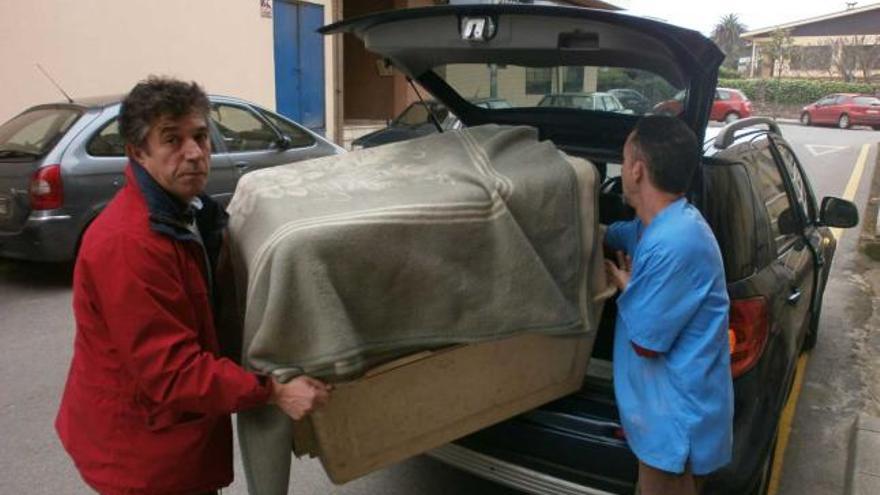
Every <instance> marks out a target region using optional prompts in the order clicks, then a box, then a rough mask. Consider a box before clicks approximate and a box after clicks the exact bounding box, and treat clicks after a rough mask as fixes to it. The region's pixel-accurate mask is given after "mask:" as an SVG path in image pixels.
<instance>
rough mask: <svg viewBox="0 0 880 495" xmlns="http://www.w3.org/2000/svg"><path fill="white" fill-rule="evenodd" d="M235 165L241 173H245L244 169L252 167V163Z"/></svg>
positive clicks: (236, 163) (237, 163)
mask: <svg viewBox="0 0 880 495" xmlns="http://www.w3.org/2000/svg"><path fill="white" fill-rule="evenodd" d="M233 165H235V168H237V169H238V170H239V171H244V169H246V168H248V167H249V166H250V165H251V163H250V162H235V163H233Z"/></svg>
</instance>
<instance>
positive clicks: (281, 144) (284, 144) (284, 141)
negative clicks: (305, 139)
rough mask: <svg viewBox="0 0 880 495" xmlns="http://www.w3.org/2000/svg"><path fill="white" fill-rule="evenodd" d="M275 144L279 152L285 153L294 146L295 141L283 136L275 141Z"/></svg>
mask: <svg viewBox="0 0 880 495" xmlns="http://www.w3.org/2000/svg"><path fill="white" fill-rule="evenodd" d="M275 144H276V145H278V149H279V150H281V151H284V150H286V149H289V148H290V147H291V146H293V141H291V140H290V136H288V135H286V134H282V135H281V137H279V138H278V140H277V141H275Z"/></svg>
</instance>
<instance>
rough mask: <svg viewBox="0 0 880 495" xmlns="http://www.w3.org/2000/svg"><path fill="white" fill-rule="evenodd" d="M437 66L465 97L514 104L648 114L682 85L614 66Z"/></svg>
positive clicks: (673, 94) (440, 74)
mask: <svg viewBox="0 0 880 495" xmlns="http://www.w3.org/2000/svg"><path fill="white" fill-rule="evenodd" d="M434 72H435V73H436V74H437V75H439V76H440V77H441V78H443V79H444V80H445V81H446V83H447V84H449V85H450V86H451V87H452V88H453V89H454V90H455V91H456V92H457V93H458V94H460V95H462V96H464V97H466V98H470V99H474V98H500V99H503V100H505V101H506V102H508V103H509V104H510V106H511V107H514V108H527V107H545V108H546V107H553V108H570V109H578V110H591V111H598V112H609V113H625V114H631V115H647V114H651V113H657V112H656V111H655V107H656V106H658V105H661V104H663V103H664V102H666V101H668V100H671V99H672V98H673V96H675V94H676V93H677V92H679V91H680V90H681V89H682V88H677V87H675V86H673V85H672V84H670V83H669V82H668V81H666V80H665V79H663V78H662V77H660V76H659V75H656V74H653V73H651V72H647V71H644V70H640V69H628V68H616V67H595V66H558V67H526V66H518V65H509V64H507V65H501V64H485V63H479V64H477V63H473V64H472V63H463V64H458V63H457V64H448V65H442V66H438V67H435V68H434Z"/></svg>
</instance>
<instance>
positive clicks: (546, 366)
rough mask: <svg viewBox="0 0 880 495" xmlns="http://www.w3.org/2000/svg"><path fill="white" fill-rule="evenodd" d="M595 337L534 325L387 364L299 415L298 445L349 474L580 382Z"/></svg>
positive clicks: (336, 473)
mask: <svg viewBox="0 0 880 495" xmlns="http://www.w3.org/2000/svg"><path fill="white" fill-rule="evenodd" d="M594 337H595V333H594V332H589V333H586V334H583V335H579V336H565V337H555V336H546V335H532V334H525V335H519V336H515V337H510V338H507V339H503V340H497V341H490V342H483V343H478V344H470V345H461V346H455V347H451V348H447V349H444V350H441V351H437V352H433V353H427V354H426V353H423V354H421V356H419V358H418V359H416V360H413V359H407V358H404V359H403V360H401V361H398V362H397V363H396V364H398V365H394V364H392V365H391V366H389V365H385V366H383V367H381V368H380V369H379V370H375V371H374V372H372V373H368V374H367V375H365V376H364V377H362V378H360V379H358V380H355V381H351V382H347V383H342V384H339V385H337V387H336V390H335V391H334V392H333V396H332V399H331V401H330V403H329V404H328V405H327V406H326V407H324V408H322V409H320V410H319V411H317V412H316V413H314V414H313V415H312V416H311V418H310V420H309V421H302V422H297V423H296V426H295V429H294V443H295V449H294V450H295V452H296V454H297V455H298V456H302V455H307V454H308V455H314V456H318V457H320V459H321V462H322V464H323V465H324V469H325V470H326V471H327V474H328V475H329V477H330V479H331V480H332V481H333V482H334V483H337V484H340V483H345V482H346V481H350V480H352V479H354V478H357V477H359V476H362V475H364V474H367V473H369V472H371V471H374V470H376V469H379V468H382V467H385V466H388V465H390V464H393V463H396V462H399V461H401V460H403V459H406V458H408V457H411V456H414V455H417V454H421V453H423V452H426V451H428V450H430V449H433V448H436V447H439V446H441V445H443V444H445V443H448V442H450V441H453V440H455V439H457V438H461V437H463V436H465V435H468V434H470V433H472V432H474V431H477V430H479V429H481V428H485V427H487V426H489V425H492V424H495V423H497V422H500V421H503V420H504V419H507V418H510V417H512V416H515V415H517V414H520V413H523V412H525V411H528V410H530V409H534V408H535V407H538V406H540V405H542V404H545V403H547V402H549V401H552V400H554V399H556V398H559V397H562V396H564V395H567V394H570V393H572V392H574V391H576V390H578V388H580V386H581V382H582V380H583V377H584V374H585V371H586V367H587V361H588V359H589V355H590V351H591V349H592V345H593V340H594Z"/></svg>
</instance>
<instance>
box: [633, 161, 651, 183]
mask: <svg viewBox="0 0 880 495" xmlns="http://www.w3.org/2000/svg"><path fill="white" fill-rule="evenodd" d="M647 176H648V169H647V165H646V164H645V161H644V160H634V161H633V165H632V179H633V183H635V184H640V183H641V182H642V179H644V178H646V177H647Z"/></svg>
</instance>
